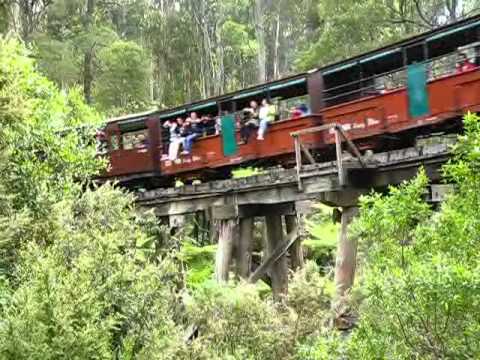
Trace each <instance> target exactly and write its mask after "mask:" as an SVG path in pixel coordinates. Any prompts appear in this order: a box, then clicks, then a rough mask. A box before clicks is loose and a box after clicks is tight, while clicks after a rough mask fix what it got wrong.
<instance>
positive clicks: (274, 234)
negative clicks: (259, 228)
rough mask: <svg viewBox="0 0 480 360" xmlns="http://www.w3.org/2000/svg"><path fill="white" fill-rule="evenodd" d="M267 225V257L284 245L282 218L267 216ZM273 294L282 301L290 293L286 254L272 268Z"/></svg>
mask: <svg viewBox="0 0 480 360" xmlns="http://www.w3.org/2000/svg"><path fill="white" fill-rule="evenodd" d="M265 225H266V228H267V229H266V235H267V236H266V247H265V253H266V256H267V257H269V256H271V255H272V254H273V253H274V252H275V249H276V248H277V246H278V245H281V244H282V243H283V228H282V217H281V216H278V215H267V216H265ZM269 273H270V278H271V279H272V292H273V297H274V299H275V300H282V298H283V296H284V295H286V294H287V291H288V262H287V257H286V255H285V253H284V254H283V255H281V256H279V257H278V258H277V260H276V261H275V262H274V263H273V264H272V265H271V267H270V271H269Z"/></svg>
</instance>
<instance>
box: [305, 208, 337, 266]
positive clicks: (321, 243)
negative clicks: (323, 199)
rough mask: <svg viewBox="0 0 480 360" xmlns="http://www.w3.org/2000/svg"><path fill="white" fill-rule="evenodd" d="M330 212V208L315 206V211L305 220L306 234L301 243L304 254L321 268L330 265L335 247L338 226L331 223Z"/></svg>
mask: <svg viewBox="0 0 480 360" xmlns="http://www.w3.org/2000/svg"><path fill="white" fill-rule="evenodd" d="M331 211H332V208H330V207H327V206H324V205H321V204H316V205H315V211H314V212H313V213H312V214H311V215H309V216H308V217H307V218H306V219H305V224H306V230H307V233H308V237H307V238H306V239H305V240H304V241H303V243H302V244H303V247H304V250H305V254H306V256H307V257H308V258H309V259H312V260H314V261H315V262H316V263H317V264H319V265H321V266H323V267H327V266H328V265H330V264H331V263H332V261H333V255H334V251H335V248H336V245H337V234H338V224H334V223H333V221H332V216H331Z"/></svg>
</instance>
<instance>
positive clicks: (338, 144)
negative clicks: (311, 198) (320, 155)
mask: <svg viewBox="0 0 480 360" xmlns="http://www.w3.org/2000/svg"><path fill="white" fill-rule="evenodd" d="M331 129H333V130H334V132H335V149H336V164H337V171H338V182H339V184H340V186H343V185H344V184H345V177H344V169H343V165H342V163H343V159H342V143H343V141H345V142H346V143H347V145H348V148H349V149H350V151H351V152H352V153H353V155H355V157H356V158H357V159H358V161H359V162H360V164H361V165H362V167H365V166H366V164H365V160H364V159H363V157H362V154H360V151H359V150H358V148H357V146H356V145H355V144H354V143H353V142H352V141H351V140H350V139H349V138H347V134H346V133H345V131H344V130H343V128H342V126H341V125H338V124H335V123H332V124H325V125H321V126H316V127H312V128H308V129H302V130H298V131H294V132H292V133H291V134H290V135H291V136H293V140H294V143H295V161H296V165H297V180H298V189H299V190H300V191H302V190H303V186H302V163H303V161H302V160H303V159H302V153H303V154H304V155H305V157H306V158H307V160H308V161H309V162H310V163H311V164H312V165H314V164H315V163H316V162H315V158H314V157H313V155H312V154H311V153H310V151H309V150H308V148H307V147H306V146H305V145H304V144H303V143H302V140H301V138H300V137H301V136H302V135H306V134H312V133H316V132H320V131H326V130H331Z"/></svg>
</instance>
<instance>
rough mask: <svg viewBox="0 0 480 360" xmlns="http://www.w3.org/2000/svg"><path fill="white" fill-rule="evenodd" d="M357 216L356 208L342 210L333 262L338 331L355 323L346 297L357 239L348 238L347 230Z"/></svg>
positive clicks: (353, 269) (350, 282) (350, 281)
mask: <svg viewBox="0 0 480 360" xmlns="http://www.w3.org/2000/svg"><path fill="white" fill-rule="evenodd" d="M357 214H358V207H356V206H347V207H343V208H342V215H341V228H340V232H339V236H338V244H337V253H336V260H335V286H336V294H335V300H334V303H333V309H334V311H335V326H336V327H337V328H339V329H349V328H351V327H352V326H353V325H354V321H355V319H354V317H352V314H351V313H350V309H349V307H348V301H347V298H346V297H347V295H348V292H349V290H350V289H351V288H352V286H353V282H354V280H355V269H356V264H357V245H358V242H357V239H355V238H352V237H349V236H348V228H349V225H350V224H351V222H352V220H353V219H354V218H355V216H357Z"/></svg>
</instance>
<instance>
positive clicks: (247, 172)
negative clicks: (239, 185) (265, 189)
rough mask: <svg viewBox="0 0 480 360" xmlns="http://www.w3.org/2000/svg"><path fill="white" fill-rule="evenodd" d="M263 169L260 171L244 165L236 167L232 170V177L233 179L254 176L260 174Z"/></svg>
mask: <svg viewBox="0 0 480 360" xmlns="http://www.w3.org/2000/svg"><path fill="white" fill-rule="evenodd" d="M263 173H264V171H262V170H261V169H259V168H255V167H245V168H238V169H235V170H233V171H232V177H233V178H234V179H239V178H244V177H249V176H255V175H261V174H263Z"/></svg>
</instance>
